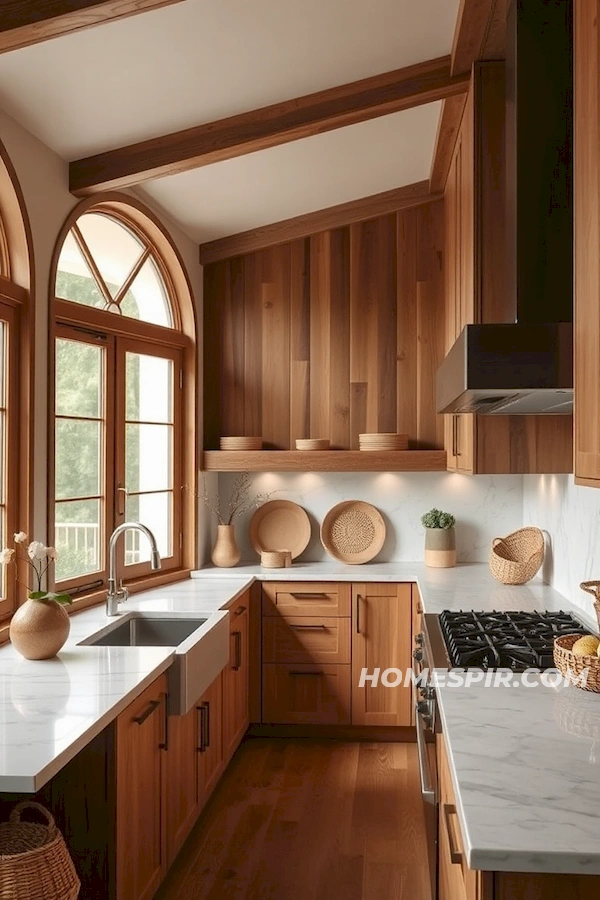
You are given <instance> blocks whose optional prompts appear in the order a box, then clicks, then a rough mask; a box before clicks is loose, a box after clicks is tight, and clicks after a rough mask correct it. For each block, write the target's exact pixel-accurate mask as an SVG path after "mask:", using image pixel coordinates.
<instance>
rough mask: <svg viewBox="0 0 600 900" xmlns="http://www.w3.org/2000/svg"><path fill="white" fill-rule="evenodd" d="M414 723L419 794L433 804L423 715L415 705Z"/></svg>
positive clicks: (433, 796)
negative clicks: (417, 756) (419, 783)
mask: <svg viewBox="0 0 600 900" xmlns="http://www.w3.org/2000/svg"><path fill="white" fill-rule="evenodd" d="M415 725H416V728H417V752H418V755H419V772H420V773H421V794H422V796H423V800H424V802H425V803H431V804H432V805H433V806H435V800H436V798H435V790H434V788H433V785H432V782H431V778H430V775H429V756H428V753H427V744H426V743H425V728H424V726H423V717H422V716H421V713H420V712H419V710H418V708H416V707H415Z"/></svg>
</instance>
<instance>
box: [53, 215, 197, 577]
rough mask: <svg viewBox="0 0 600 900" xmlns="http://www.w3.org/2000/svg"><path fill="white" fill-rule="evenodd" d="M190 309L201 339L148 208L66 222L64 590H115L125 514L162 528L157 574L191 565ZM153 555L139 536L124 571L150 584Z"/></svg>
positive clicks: (58, 464)
mask: <svg viewBox="0 0 600 900" xmlns="http://www.w3.org/2000/svg"><path fill="white" fill-rule="evenodd" d="M157 238H159V239H160V246H159V245H158V244H157ZM178 286H179V290H178ZM181 293H183V295H184V296H180V294H181ZM184 310H185V311H187V321H188V331H189V329H190V324H191V330H192V334H193V315H192V314H191V312H190V310H191V298H190V294H189V289H188V288H187V282H186V281H185V277H184V275H183V270H182V267H181V265H180V263H179V260H178V258H177V257H176V255H175V252H174V250H173V248H172V247H171V246H170V244H169V242H168V241H167V239H166V237H165V235H164V233H162V232H160V231H159V228H158V225H157V223H156V222H155V221H154V220H152V219H151V218H148V216H147V214H142V213H141V212H140V209H139V208H136V207H129V206H128V205H125V204H124V203H122V202H120V203H106V202H105V203H102V204H95V205H94V206H92V207H90V208H88V209H86V210H85V211H84V212H82V213H81V214H80V215H79V216H77V217H76V219H75V220H73V221H72V222H70V223H69V225H68V228H67V230H66V233H65V234H64V237H63V239H62V240H61V242H60V245H59V250H58V253H57V262H56V275H55V282H54V311H55V333H54V465H53V468H54V479H53V481H54V485H53V492H52V493H53V496H52V507H53V511H54V516H53V523H52V525H53V532H54V538H53V539H54V542H55V545H56V547H57V549H58V551H59V558H58V560H57V564H56V583H57V584H58V585H59V586H60V588H61V589H65V590H70V591H71V592H73V593H75V594H77V593H80V594H83V593H89V592H91V591H94V589H102V588H103V587H105V585H106V582H107V576H108V572H107V568H108V560H107V544H108V538H109V536H110V534H111V532H112V531H113V529H114V528H115V527H116V526H117V525H119V524H121V523H122V522H125V521H136V522H142V523H143V524H144V525H146V526H148V528H150V529H151V531H152V532H153V533H154V535H155V536H156V539H157V542H158V547H159V551H160V555H161V558H162V569H161V571H160V572H159V573H156V575H155V576H154V577H155V578H157V579H162V580H164V577H165V574H167V576H169V575H170V577H171V578H173V577H176V575H177V574H178V573H183V572H184V571H187V569H188V568H189V567H190V566H191V565H192V561H191V560H192V556H193V528H191V529H189V528H186V527H185V523H186V511H187V507H189V505H190V503H191V502H193V493H194V492H193V491H189V490H187V491H186V490H184V487H183V485H184V484H188V485H189V484H190V483H193V477H194V475H193V467H192V466H191V465H190V457H191V458H192V459H193V456H194V449H193V444H194V440H193V421H192V422H190V417H189V416H188V415H186V412H187V410H189V409H190V405H191V404H190V397H192V398H193V393H194V363H193V360H194V356H195V354H194V346H193V339H192V338H191V336H189V335H188V334H186V331H185V330H184V323H185V321H186V315H185V311H184ZM192 405H193V404H192ZM190 428H191V429H192V431H191V432H190ZM184 434H185V435H186V436H187V438H188V441H189V443H188V444H187V445H184ZM190 438H191V440H190ZM190 478H191V480H190ZM187 521H189V516H188V518H187ZM149 561H150V547H149V545H148V543H147V541H146V539H145V538H144V537H143V536H142V535H140V533H139V532H138V531H130V532H128V533H127V534H126V535H125V539H124V541H123V540H122V541H121V550H120V552H119V564H120V573H119V574H120V576H121V577H122V578H123V579H125V580H126V581H128V582H132V581H134V582H135V581H136V580H138V581H139V580H142V581H143V582H145V581H146V579H147V578H150V577H152V576H151V575H150V564H149Z"/></svg>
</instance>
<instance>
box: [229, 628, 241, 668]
mask: <svg viewBox="0 0 600 900" xmlns="http://www.w3.org/2000/svg"><path fill="white" fill-rule="evenodd" d="M231 634H232V636H233V643H234V647H235V651H234V663H233V665H232V667H231V668H232V669H233V671H234V672H237V671H239V669H241V667H242V632H241V631H232V632H231Z"/></svg>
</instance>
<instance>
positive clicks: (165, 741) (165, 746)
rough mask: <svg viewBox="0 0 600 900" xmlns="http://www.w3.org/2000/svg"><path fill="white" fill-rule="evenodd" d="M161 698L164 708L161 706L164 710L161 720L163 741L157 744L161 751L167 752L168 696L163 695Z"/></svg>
mask: <svg viewBox="0 0 600 900" xmlns="http://www.w3.org/2000/svg"><path fill="white" fill-rule="evenodd" d="M163 698H164V699H163V703H164V706H163V709H164V719H163V725H164V741H163V742H162V744H159V745H158V746H159V747H160V749H161V750H168V749H169V695H168V694H167V693H164V694H163Z"/></svg>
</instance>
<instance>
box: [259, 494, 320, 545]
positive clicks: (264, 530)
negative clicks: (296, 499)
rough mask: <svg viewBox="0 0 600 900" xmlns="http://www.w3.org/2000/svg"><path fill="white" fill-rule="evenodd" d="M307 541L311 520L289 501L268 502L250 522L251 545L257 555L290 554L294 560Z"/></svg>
mask: <svg viewBox="0 0 600 900" xmlns="http://www.w3.org/2000/svg"><path fill="white" fill-rule="evenodd" d="M309 541H310V519H309V518H308V516H307V514H306V512H305V511H304V510H303V509H302V507H301V506H298V504H297V503H292V501H291V500H269V501H268V502H267V503H263V505H262V506H259V508H258V509H257V510H256V512H255V513H254V515H253V516H252V518H251V520H250V542H251V544H252V546H253V547H254V549H255V550H256V552H257V553H258V554H260V553H261V552H262V551H263V550H289V551H290V553H291V554H292V559H295V558H296V557H297V556H300V554H301V553H302V552H303V551H304V550H306V548H307V547H308V542H309Z"/></svg>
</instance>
